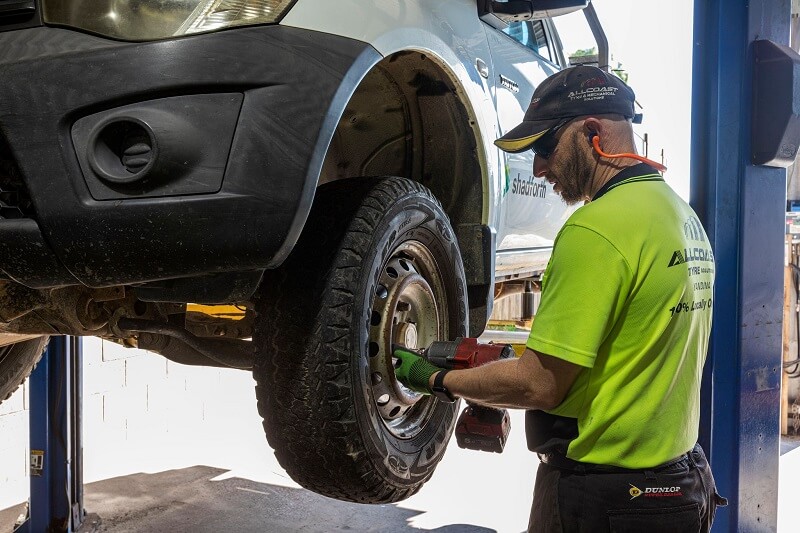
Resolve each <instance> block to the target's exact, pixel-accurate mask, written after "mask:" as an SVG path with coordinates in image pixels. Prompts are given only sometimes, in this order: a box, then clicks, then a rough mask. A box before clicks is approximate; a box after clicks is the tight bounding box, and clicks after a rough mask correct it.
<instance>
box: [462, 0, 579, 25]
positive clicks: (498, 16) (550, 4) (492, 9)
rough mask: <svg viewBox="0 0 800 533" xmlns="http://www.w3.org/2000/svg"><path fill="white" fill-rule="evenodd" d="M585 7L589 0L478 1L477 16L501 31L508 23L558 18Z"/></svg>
mask: <svg viewBox="0 0 800 533" xmlns="http://www.w3.org/2000/svg"><path fill="white" fill-rule="evenodd" d="M587 5H589V0H509V1H508V2H497V1H495V0H478V15H479V16H480V17H481V19H482V20H483V21H484V22H486V23H487V24H489V25H491V26H494V27H495V28H499V29H503V28H506V27H507V26H508V23H509V22H516V21H520V20H529V19H543V18H548V17H550V18H552V17H558V16H561V15H566V14H567V13H572V12H573V11H578V10H581V9H584V8H585V7H586V6H587Z"/></svg>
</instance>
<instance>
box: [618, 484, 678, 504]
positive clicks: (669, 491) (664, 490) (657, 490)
mask: <svg viewBox="0 0 800 533" xmlns="http://www.w3.org/2000/svg"><path fill="white" fill-rule="evenodd" d="M628 485H630V486H631V488H630V489H629V490H628V494H630V495H631V500H634V499H636V498H638V497H639V496H644V497H645V498H669V497H674V496H683V491H682V490H681V488H680V487H645V488H644V490H642V489H640V488H639V487H637V486H636V485H634V484H632V483H628Z"/></svg>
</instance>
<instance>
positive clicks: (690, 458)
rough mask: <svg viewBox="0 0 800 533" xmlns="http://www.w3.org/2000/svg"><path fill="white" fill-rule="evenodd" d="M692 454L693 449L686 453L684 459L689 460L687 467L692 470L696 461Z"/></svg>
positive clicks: (695, 465) (695, 466)
mask: <svg viewBox="0 0 800 533" xmlns="http://www.w3.org/2000/svg"><path fill="white" fill-rule="evenodd" d="M692 452H694V448H692V449H691V450H689V451H688V452H687V453H686V458H687V459H688V460H689V466H691V467H692V468H697V461H695V460H694V455H693V453H692Z"/></svg>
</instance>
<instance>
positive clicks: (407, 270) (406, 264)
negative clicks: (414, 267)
mask: <svg viewBox="0 0 800 533" xmlns="http://www.w3.org/2000/svg"><path fill="white" fill-rule="evenodd" d="M399 263H400V266H401V267H403V269H404V270H405V271H406V272H411V267H410V266H408V263H407V262H406V260H405V259H401V260H400V261H399Z"/></svg>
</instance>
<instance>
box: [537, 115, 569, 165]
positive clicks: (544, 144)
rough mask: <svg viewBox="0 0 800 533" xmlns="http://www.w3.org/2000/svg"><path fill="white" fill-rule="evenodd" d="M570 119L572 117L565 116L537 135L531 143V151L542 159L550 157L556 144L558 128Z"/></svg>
mask: <svg viewBox="0 0 800 533" xmlns="http://www.w3.org/2000/svg"><path fill="white" fill-rule="evenodd" d="M571 121H572V118H565V119H564V120H562V121H561V122H559V123H558V124H556V125H555V126H553V127H552V128H550V129H549V130H548V131H547V133H545V134H544V135H542V136H541V137H539V138H538V139H537V140H536V142H535V143H533V144H532V145H531V150H533V153H535V154H536V155H538V156H539V157H541V158H542V159H550V156H551V155H553V150H555V149H556V146H558V141H559V139H556V134H557V133H558V130H560V129H561V128H563V127H564V126H566V125H567V124H569V123H570V122H571Z"/></svg>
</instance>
